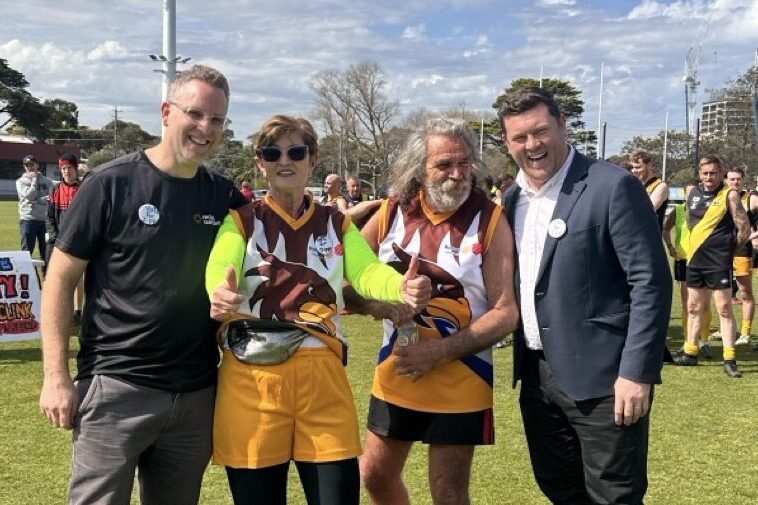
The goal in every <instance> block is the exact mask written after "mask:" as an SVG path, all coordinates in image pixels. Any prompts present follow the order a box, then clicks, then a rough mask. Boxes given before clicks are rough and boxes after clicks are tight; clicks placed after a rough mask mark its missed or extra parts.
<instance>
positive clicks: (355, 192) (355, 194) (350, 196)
mask: <svg viewBox="0 0 758 505" xmlns="http://www.w3.org/2000/svg"><path fill="white" fill-rule="evenodd" d="M346 185H347V206H348V207H354V206H355V205H356V204H358V203H360V202H362V201H363V193H361V181H360V179H358V177H356V176H354V175H351V176H350V177H348V178H347V184H346Z"/></svg>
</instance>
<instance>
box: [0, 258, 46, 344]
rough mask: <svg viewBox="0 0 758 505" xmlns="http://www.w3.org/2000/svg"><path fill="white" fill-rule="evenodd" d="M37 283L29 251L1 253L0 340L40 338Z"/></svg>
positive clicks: (38, 290)
mask: <svg viewBox="0 0 758 505" xmlns="http://www.w3.org/2000/svg"><path fill="white" fill-rule="evenodd" d="M39 318H40V283H39V277H38V276H37V270H36V269H35V268H34V262H33V260H32V257H31V255H30V254H29V251H12V252H0V342H7V341H10V340H29V339H34V338H40V334H39Z"/></svg>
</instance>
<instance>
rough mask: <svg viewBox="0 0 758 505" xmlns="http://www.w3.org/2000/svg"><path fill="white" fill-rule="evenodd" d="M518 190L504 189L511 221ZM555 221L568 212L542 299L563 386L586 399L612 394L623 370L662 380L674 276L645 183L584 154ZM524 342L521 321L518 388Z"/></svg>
mask: <svg viewBox="0 0 758 505" xmlns="http://www.w3.org/2000/svg"><path fill="white" fill-rule="evenodd" d="M519 193H520V188H519V187H518V185H517V184H514V185H513V186H511V188H509V189H508V191H507V192H506V193H505V195H503V206H504V207H505V209H506V216H507V217H508V221H509V222H510V224H511V228H513V219H514V215H515V208H516V205H515V204H516V202H517V201H518V198H519ZM553 219H562V220H563V221H564V222H565V223H566V231H565V233H564V234H563V235H562V236H560V237H557V238H556V237H551V236H550V235H549V234H548V235H547V238H546V239H545V247H544V252H543V257H542V261H541V263H540V267H539V273H538V277H537V282H536V286H535V290H534V301H535V307H536V313H537V322H538V326H539V331H540V337H541V339H542V345H543V350H544V353H545V359H546V360H547V362H548V363H549V365H550V367H551V369H552V372H553V374H554V376H555V378H556V380H557V381H558V384H559V385H560V386H561V388H562V389H563V391H564V392H565V393H566V394H567V395H568V396H569V397H571V398H572V399H574V400H586V399H590V398H600V397H603V396H608V395H612V394H614V390H613V385H614V383H615V381H616V379H617V378H618V377H619V376H621V377H624V378H627V379H632V380H635V381H640V382H645V383H651V384H653V383H660V381H661V366H662V358H663V352H664V348H665V342H666V330H667V328H668V323H669V316H670V312H671V291H672V281H671V273H670V270H669V265H668V259H667V257H666V253H665V251H664V249H663V242H662V240H661V232H660V228H659V227H658V222H657V220H656V215H655V212H654V210H653V206H652V204H651V203H650V198H649V197H648V195H647V193H646V192H645V190H644V188H643V187H642V184H640V182H639V180H637V179H636V178H635V177H634V176H632V175H631V174H630V173H628V172H627V171H625V170H624V169H622V168H620V167H617V166H616V165H612V164H610V163H606V162H604V161H597V160H593V159H590V158H587V157H586V156H583V155H581V154H579V153H578V152H577V153H575V154H574V159H573V162H572V163H571V166H570V167H569V169H568V173H567V175H566V179H565V181H564V183H563V186H562V187H561V190H560V194H559V197H558V200H557V203H556V207H555V211H554V213H553V217H552V219H551V220H553ZM527 232H528V230H527ZM516 293H517V294H519V274H518V268H516ZM524 349H525V342H524V335H523V329H522V328H521V327H519V328H518V329H517V330H516V332H515V339H514V353H515V359H514V376H513V386H514V387H515V385H516V382H517V381H518V380H519V378H520V377H521V364H522V359H523V354H524Z"/></svg>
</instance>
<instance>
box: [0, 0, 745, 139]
mask: <svg viewBox="0 0 758 505" xmlns="http://www.w3.org/2000/svg"><path fill="white" fill-rule="evenodd" d="M507 4H508V5H507V8H505V7H504V5H503V2H501V1H498V0H383V1H382V2H375V1H373V0H371V1H370V0H353V1H351V2H343V3H341V4H339V7H336V4H335V3H334V2H333V0H312V1H310V2H307V3H303V2H295V0H279V1H277V2H274V3H268V4H261V3H260V2H256V1H253V0H215V2H214V4H213V6H214V9H212V10H209V9H207V8H205V7H206V6H207V2H201V1H200V0H182V1H181V2H177V45H176V48H177V53H178V54H181V55H182V56H191V57H192V63H195V62H198V63H204V64H209V65H212V66H216V67H218V68H219V69H220V70H222V71H223V72H224V73H225V74H226V75H227V76H228V78H229V81H230V85H231V88H232V98H231V105H230V115H231V118H232V119H233V120H234V123H233V128H234V130H235V133H236V136H237V138H239V139H244V138H245V137H246V136H247V135H249V134H251V133H253V132H254V131H255V130H256V129H257V128H258V127H259V126H260V124H261V122H262V121H263V119H265V118H266V117H268V116H270V115H271V114H274V113H277V112H284V113H297V114H303V115H306V116H307V115H309V114H310V113H311V111H312V108H313V105H314V97H313V94H312V93H311V91H310V89H309V88H308V79H309V77H310V76H312V75H313V74H314V73H315V72H318V71H320V70H324V69H328V68H339V69H344V68H345V67H347V65H349V64H351V63H357V62H360V61H365V60H374V61H377V62H378V63H379V64H380V65H381V66H382V67H383V68H384V70H385V71H386V73H387V80H388V87H387V90H386V91H387V93H388V95H390V96H391V97H393V98H396V99H397V100H399V101H400V102H401V103H402V104H404V110H403V112H408V111H409V110H411V109H413V108H417V107H421V106H424V107H426V108H428V109H430V110H435V109H436V110H444V109H447V108H449V107H450V106H452V105H455V104H458V103H465V104H466V105H467V107H468V108H471V109H476V110H483V111H484V110H491V109H490V105H491V104H492V102H493V101H494V98H495V97H496V96H497V94H498V93H499V92H501V91H502V90H503V89H504V88H505V87H506V86H507V85H508V84H509V83H510V81H511V80H513V79H515V78H517V77H521V76H531V77H535V78H536V77H538V76H539V72H540V67H541V66H544V76H545V77H561V78H565V79H568V80H570V81H571V82H572V83H574V84H575V85H576V86H577V87H578V88H579V89H580V90H581V91H582V92H583V98H584V100H585V107H586V114H585V121H586V122H587V123H588V124H589V125H590V126H591V127H593V128H594V127H595V126H596V121H597V93H598V87H599V73H600V62H601V61H604V62H605V75H604V77H605V81H604V82H605V90H604V95H603V111H604V113H603V115H604V117H606V118H607V120H608V122H609V135H610V136H611V137H613V135H615V137H613V138H615V139H616V140H614V142H616V143H617V144H618V143H620V142H621V141H622V140H623V138H622V136H623V135H627V134H628V135H627V138H629V137H631V136H632V135H634V134H639V133H641V132H643V131H644V130H646V129H649V128H658V123H659V122H661V120H660V118H661V117H662V112H663V111H664V110H670V111H671V113H672V117H671V124H672V125H676V124H677V123H680V124H683V122H684V120H683V103H684V99H683V92H682V86H681V73H682V66H683V60H684V56H685V55H686V53H687V50H688V49H689V47H690V46H691V45H692V43H693V39H694V38H695V35H696V34H697V33H698V30H700V29H701V27H702V26H703V24H704V22H705V21H710V23H711V24H710V30H709V34H708V37H706V38H705V41H704V45H703V58H702V59H701V68H700V78H701V81H702V82H703V84H702V85H701V90H704V89H705V88H706V87H717V86H718V85H720V84H721V83H723V82H724V81H725V80H726V79H727V78H730V77H733V76H734V75H736V73H737V72H739V71H744V70H745V69H746V68H747V67H748V66H749V65H751V64H752V63H753V51H754V50H755V48H756V47H758V1H755V0H686V1H685V0H677V1H674V2H670V1H665V2H664V1H663V0H660V1H653V0H641V1H639V2H638V3H637V5H635V6H633V7H630V8H627V7H623V6H622V5H624V4H625V3H619V4H621V5H619V4H617V3H616V2H605V3H600V2H591V3H588V2H576V1H574V0H538V2H537V4H535V3H534V1H533V0H513V1H512V2H508V3H507ZM535 5H536V6H535ZM49 12H50V2H49V0H25V1H23V2H10V1H6V2H0V16H2V19H4V20H6V23H5V24H4V26H3V31H2V33H1V34H0V58H5V59H7V60H8V62H9V64H10V65H11V67H13V68H15V69H17V70H19V71H21V72H22V73H24V75H25V76H26V78H27V80H28V81H29V82H30V91H31V92H32V93H33V94H34V95H35V96H38V97H40V98H55V97H59V98H63V99H66V100H70V101H73V102H74V103H76V104H77V105H78V106H79V108H80V119H81V121H82V123H83V124H87V125H90V126H96V127H99V126H102V125H103V124H105V123H106V122H108V121H109V120H110V119H112V118H111V114H112V111H113V106H114V105H117V106H118V107H119V109H120V110H121V111H122V112H120V113H119V117H120V118H122V119H124V120H125V121H132V122H136V123H139V124H141V125H142V126H143V127H144V128H146V129H148V130H150V131H151V132H153V133H157V132H158V131H160V124H159V121H158V104H159V101H160V96H159V95H160V80H161V76H160V74H158V73H155V72H153V71H154V70H158V69H159V68H160V66H159V65H156V64H154V63H152V62H150V60H149V59H148V58H147V55H148V54H151V53H152V54H160V53H161V52H162V33H161V30H162V20H161V9H160V2H157V5H156V2H155V0H121V1H119V2H115V3H113V2H93V1H92V0H68V1H67V2H66V9H65V10H59V11H56V14H55V18H52V17H51V16H49ZM293 13H296V16H295V15H294V14H293ZM48 19H49V21H46V20H48ZM135 20H139V22H135ZM713 51H718V62H717V63H716V61H715V59H714V58H713V57H712V56H711V55H712V53H713ZM624 129H626V130H624ZM614 132H615V133H614ZM609 149H611V150H612V149H613V146H612V145H609Z"/></svg>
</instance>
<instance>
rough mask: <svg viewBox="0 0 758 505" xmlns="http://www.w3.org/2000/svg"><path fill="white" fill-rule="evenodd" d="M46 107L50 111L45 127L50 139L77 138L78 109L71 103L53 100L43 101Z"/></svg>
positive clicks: (57, 99)
mask: <svg viewBox="0 0 758 505" xmlns="http://www.w3.org/2000/svg"><path fill="white" fill-rule="evenodd" d="M44 104H45V106H46V107H49V108H50V110H51V111H52V112H51V114H50V119H48V120H47V122H46V123H45V127H46V128H47V129H48V130H49V131H50V139H65V140H69V139H78V138H79V136H80V135H79V131H78V130H79V108H78V107H77V106H76V104H75V103H73V102H68V101H66V100H61V99H60V98H54V99H52V100H45V102H44Z"/></svg>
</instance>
